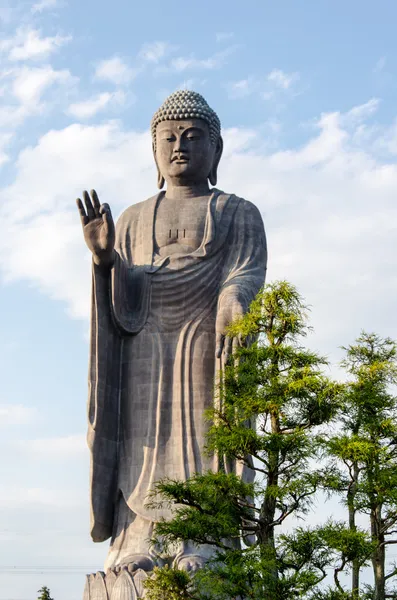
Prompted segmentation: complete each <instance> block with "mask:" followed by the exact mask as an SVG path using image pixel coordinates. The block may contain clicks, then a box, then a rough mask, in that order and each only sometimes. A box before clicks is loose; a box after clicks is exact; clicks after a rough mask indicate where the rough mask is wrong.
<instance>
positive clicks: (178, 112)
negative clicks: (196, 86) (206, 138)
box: [151, 90, 221, 148]
mask: <svg viewBox="0 0 397 600" xmlns="http://www.w3.org/2000/svg"><path fill="white" fill-rule="evenodd" d="M183 119H202V120H203V121H205V122H206V123H207V124H208V127H209V130H210V137H211V142H212V143H213V144H216V143H217V141H218V138H219V136H220V134H221V123H220V120H219V118H218V115H217V114H216V112H215V111H214V110H212V108H211V107H210V106H209V105H208V102H207V101H206V100H205V98H203V96H202V95H201V94H198V93H197V92H192V91H190V90H178V91H176V92H173V93H172V94H171V95H170V96H168V98H166V99H165V101H164V103H163V105H162V106H160V108H159V109H158V111H157V112H155V114H154V116H153V119H152V124H151V132H152V139H153V144H154V147H155V148H156V127H157V125H158V124H159V123H161V122H162V121H172V120H178V121H181V120H183Z"/></svg>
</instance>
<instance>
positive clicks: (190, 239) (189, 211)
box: [154, 199, 208, 255]
mask: <svg viewBox="0 0 397 600" xmlns="http://www.w3.org/2000/svg"><path fill="white" fill-rule="evenodd" d="M207 206H208V199H204V201H203V200H201V199H200V200H195V199H189V200H186V201H178V202H174V201H172V200H168V199H167V200H165V201H164V200H163V201H162V202H161V203H160V205H159V206H158V208H157V211H156V218H155V227H154V235H155V244H156V247H157V252H158V254H160V255H164V254H173V253H175V252H181V251H184V252H193V251H194V250H196V249H197V248H198V247H199V246H200V244H201V242H202V240H203V236H204V229H205V221H206V216H207Z"/></svg>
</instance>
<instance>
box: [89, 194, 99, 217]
mask: <svg viewBox="0 0 397 600" xmlns="http://www.w3.org/2000/svg"><path fill="white" fill-rule="evenodd" d="M90 195H91V201H92V206H93V208H94V211H95V215H96V216H97V217H99V209H100V208H101V203H100V202H99V198H98V194H97V193H96V191H95V190H91V192H90Z"/></svg>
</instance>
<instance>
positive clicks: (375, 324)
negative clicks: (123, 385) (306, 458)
mask: <svg viewBox="0 0 397 600" xmlns="http://www.w3.org/2000/svg"><path fill="white" fill-rule="evenodd" d="M370 106H372V105H370ZM366 111H367V113H366ZM371 111H372V108H371V109H370V110H368V107H367V109H366V110H364V109H357V110H353V113H352V114H353V115H354V114H355V115H357V114H361V116H364V114H365V113H366V114H371ZM359 126H361V125H357V127H359ZM393 131H394V134H393ZM355 133H356V129H355V125H354V119H353V120H352V119H351V118H348V117H347V116H346V115H344V114H340V113H337V112H336V113H330V114H324V115H322V116H321V118H320V119H319V120H318V122H317V124H316V130H315V131H314V133H313V134H312V135H311V137H310V138H309V139H308V140H307V141H306V143H304V144H302V146H301V147H300V148H296V149H290V150H284V151H276V152H268V151H267V150H263V148H262V147H261V144H260V143H258V142H260V140H258V138H257V136H256V133H255V132H254V131H251V130H241V129H233V130H226V131H225V132H224V137H225V156H224V159H223V161H222V163H221V169H220V175H219V181H220V184H219V185H220V186H221V187H222V188H224V189H226V190H228V191H233V192H235V193H237V194H239V195H242V196H244V197H246V198H248V199H249V200H252V201H253V202H254V203H255V204H257V206H258V207H259V208H260V209H261V211H262V214H263V215H264V220H265V225H266V228H267V234H268V241H269V253H270V254H269V256H270V258H269V279H276V278H287V279H290V280H291V281H293V282H294V283H296V284H297V285H298V286H299V288H300V290H301V292H302V293H303V294H304V295H305V296H306V298H307V301H308V302H309V303H310V304H312V305H313V306H314V309H313V321H314V325H315V326H316V328H317V337H316V345H317V347H318V348H319V349H321V351H322V352H336V348H337V347H338V346H339V345H341V344H343V343H349V342H350V341H352V339H353V338H354V337H355V336H356V335H357V334H358V333H359V331H360V329H361V328H366V329H369V330H377V331H379V333H381V334H388V335H391V336H394V337H397V326H396V324H395V319H394V312H395V304H396V302H397V254H396V252H395V239H396V234H397V209H396V207H395V190H396V189H397V165H396V164H394V162H391V160H390V155H389V156H388V157H387V158H386V159H385V160H383V159H382V158H381V157H380V156H379V155H378V153H377V146H376V143H373V144H372V145H368V146H366V147H364V148H363V147H357V144H356V142H357V140H356V137H355ZM387 133H388V134H389V136H390V137H392V136H393V135H394V136H395V139H397V133H396V132H395V130H394V129H393V125H392V126H390V127H389V128H388V129H387ZM384 135H385V132H383V133H382V136H384ZM375 141H376V140H375ZM131 157H134V160H131ZM91 187H97V188H98V192H99V194H100V197H101V198H102V200H103V201H108V202H109V203H110V205H111V207H112V209H113V212H114V214H115V215H117V214H119V213H120V211H121V210H122V208H124V207H126V206H127V205H128V204H131V203H133V202H137V201H140V200H143V199H145V198H146V197H148V196H150V195H151V194H152V193H154V191H155V170H154V165H153V159H152V157H151V143H150V136H149V133H148V132H147V133H145V134H139V133H136V132H134V131H123V130H122V129H121V126H120V125H119V124H117V123H111V124H107V125H101V126H97V127H83V126H77V125H74V126H71V127H68V128H66V129H63V130H59V131H51V132H49V133H48V134H46V135H45V136H43V137H42V138H41V139H40V140H39V142H38V144H37V145H36V146H34V147H32V148H29V149H27V150H25V151H24V152H22V153H21V155H20V156H19V159H18V161H17V163H16V178H15V181H14V182H13V183H12V184H11V185H9V186H6V187H4V188H3V189H2V190H1V196H2V207H1V208H0V212H1V215H0V216H1V218H2V221H3V223H4V231H5V232H6V233H5V235H3V237H2V238H1V240H0V250H1V251H0V268H1V270H2V272H3V276H5V277H7V278H8V279H14V280H19V279H25V280H28V281H30V282H34V283H35V284H36V285H37V286H38V287H39V288H40V289H41V290H42V291H43V292H44V293H46V294H48V295H50V296H51V297H54V298H57V299H60V300H62V301H64V302H65V303H66V304H67V306H68V307H69V310H70V313H71V314H72V315H73V316H75V317H84V318H85V317H87V314H88V309H89V287H90V267H89V257H88V253H87V252H86V251H85V250H84V243H83V240H82V233H81V229H80V224H79V219H78V216H77V212H76V209H75V207H74V196H75V195H80V190H81V189H84V188H91ZM27 189H29V191H30V194H29V198H26V201H24V200H23V199H24V198H25V197H26V190H27ZM16 199H19V209H18V210H16V208H15V206H16ZM21 199H22V200H21ZM26 247H29V248H30V249H31V250H30V252H29V253H26V250H25V249H26ZM333 317H335V318H333Z"/></svg>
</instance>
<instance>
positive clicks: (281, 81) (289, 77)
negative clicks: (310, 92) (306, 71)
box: [267, 69, 299, 90]
mask: <svg viewBox="0 0 397 600" xmlns="http://www.w3.org/2000/svg"><path fill="white" fill-rule="evenodd" d="M298 79H299V73H285V72H284V71H282V70H281V69H273V70H272V71H271V72H270V73H269V74H268V76H267V81H268V82H270V83H272V84H273V85H274V86H275V87H278V88H281V89H283V90H288V89H289V88H290V87H291V86H292V84H293V83H295V82H296V81H298Z"/></svg>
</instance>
